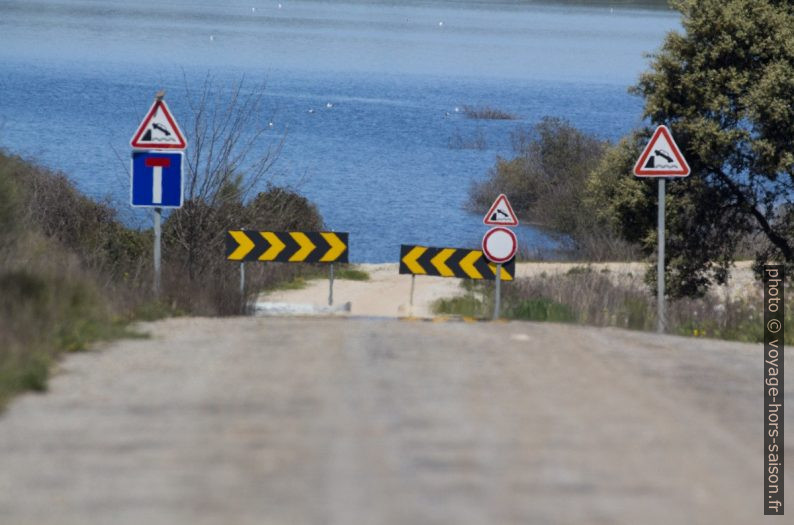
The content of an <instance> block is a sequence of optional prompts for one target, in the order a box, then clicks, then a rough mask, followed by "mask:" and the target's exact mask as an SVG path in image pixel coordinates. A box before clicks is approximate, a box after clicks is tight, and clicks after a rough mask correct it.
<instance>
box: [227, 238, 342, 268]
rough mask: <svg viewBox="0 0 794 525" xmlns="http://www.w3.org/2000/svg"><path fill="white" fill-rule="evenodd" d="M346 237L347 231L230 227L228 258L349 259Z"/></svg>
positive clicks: (279, 259)
mask: <svg viewBox="0 0 794 525" xmlns="http://www.w3.org/2000/svg"><path fill="white" fill-rule="evenodd" d="M347 238H348V234H347V233H339V232H259V231H251V230H229V231H228V232H227V233H226V258H227V259H228V260H230V261H241V262H242V261H273V262H307V263H346V262H348V249H347V246H348V245H347Z"/></svg>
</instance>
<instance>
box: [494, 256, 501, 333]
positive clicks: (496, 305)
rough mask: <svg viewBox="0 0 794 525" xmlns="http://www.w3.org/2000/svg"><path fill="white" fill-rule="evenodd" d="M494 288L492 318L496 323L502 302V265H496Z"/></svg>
mask: <svg viewBox="0 0 794 525" xmlns="http://www.w3.org/2000/svg"><path fill="white" fill-rule="evenodd" d="M494 286H495V287H496V292H495V294H494V303H493V318H494V321H496V320H497V319H499V303H501V301H502V297H501V295H502V294H501V290H502V263H498V264H497V265H496V280H495V281H494Z"/></svg>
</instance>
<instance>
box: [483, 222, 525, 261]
mask: <svg viewBox="0 0 794 525" xmlns="http://www.w3.org/2000/svg"><path fill="white" fill-rule="evenodd" d="M517 249H518V239H516V234H515V233H513V231H512V230H508V229H507V228H502V227H501V226H497V227H496V228H491V229H490V230H488V231H487V232H485V235H484V236H483V238H482V251H483V252H484V253H485V256H486V257H487V258H488V260H489V261H491V262H494V263H497V264H501V263H506V262H507V261H509V260H510V259H512V258H513V257H515V255H516V250H517Z"/></svg>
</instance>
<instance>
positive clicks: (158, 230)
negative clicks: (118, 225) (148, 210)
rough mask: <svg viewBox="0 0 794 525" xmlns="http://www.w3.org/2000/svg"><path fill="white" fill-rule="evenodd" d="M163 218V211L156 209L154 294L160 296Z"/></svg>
mask: <svg viewBox="0 0 794 525" xmlns="http://www.w3.org/2000/svg"><path fill="white" fill-rule="evenodd" d="M161 218H162V209H161V208H155V209H154V294H155V296H157V297H159V296H160V283H161V280H160V247H161V246H162V234H161V228H160V221H161Z"/></svg>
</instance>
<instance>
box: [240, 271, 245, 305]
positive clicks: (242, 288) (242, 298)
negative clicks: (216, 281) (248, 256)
mask: <svg viewBox="0 0 794 525" xmlns="http://www.w3.org/2000/svg"><path fill="white" fill-rule="evenodd" d="M240 303H241V304H242V306H243V310H245V263H244V262H241V263H240Z"/></svg>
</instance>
